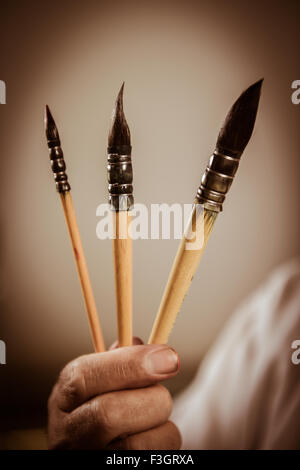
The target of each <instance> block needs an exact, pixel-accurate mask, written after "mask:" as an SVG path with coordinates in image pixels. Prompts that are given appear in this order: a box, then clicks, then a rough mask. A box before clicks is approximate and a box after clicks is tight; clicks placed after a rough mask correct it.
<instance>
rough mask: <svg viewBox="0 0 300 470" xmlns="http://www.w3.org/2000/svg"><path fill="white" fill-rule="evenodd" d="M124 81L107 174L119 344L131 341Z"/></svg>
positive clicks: (128, 162) (128, 144)
mask: <svg viewBox="0 0 300 470" xmlns="http://www.w3.org/2000/svg"><path fill="white" fill-rule="evenodd" d="M123 90H124V83H123V85H122V86H121V89H120V91H119V94H118V97H117V100H116V104H115V107H114V111H113V116H112V123H111V128H110V132H109V137H108V149H107V154H108V155H107V174H108V183H109V186H108V191H109V204H110V208H111V211H112V217H113V226H114V238H113V256H114V272H115V292H116V307H117V323H118V345H119V346H120V347H121V346H129V345H131V343H132V239H131V237H130V235H129V225H130V221H131V211H130V210H131V208H132V206H133V194H132V192H133V186H132V164H131V141H130V130H129V127H128V124H127V122H126V118H125V114H124V110H123Z"/></svg>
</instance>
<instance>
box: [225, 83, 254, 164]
mask: <svg viewBox="0 0 300 470" xmlns="http://www.w3.org/2000/svg"><path fill="white" fill-rule="evenodd" d="M262 82H263V79H262V80H259V81H258V82H256V83H254V84H253V85H251V86H250V87H249V88H247V90H245V91H244V92H243V93H242V94H241V96H240V97H239V98H238V99H237V101H236V102H235V103H234V105H233V106H232V108H231V109H230V111H229V113H228V114H227V116H226V119H225V122H224V124H223V126H222V129H221V130H220V133H219V136H218V141H217V147H216V148H217V150H218V151H219V152H222V153H225V154H229V155H232V156H237V157H239V156H241V154H242V153H243V151H244V149H245V147H246V145H247V144H248V142H249V139H250V137H251V135H252V132H253V128H254V124H255V119H256V114H257V109H258V103H259V98H260V91H261V86H262Z"/></svg>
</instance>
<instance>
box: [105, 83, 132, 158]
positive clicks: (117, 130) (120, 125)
mask: <svg viewBox="0 0 300 470" xmlns="http://www.w3.org/2000/svg"><path fill="white" fill-rule="evenodd" d="M123 90H124V82H123V84H122V86H121V89H120V91H119V94H118V97H117V100H116V104H115V107H114V110H113V115H112V124H111V128H110V132H109V136H108V153H119V154H125V155H126V154H129V153H130V150H131V144H130V130H129V127H128V124H127V122H126V118H125V114H124V110H123Z"/></svg>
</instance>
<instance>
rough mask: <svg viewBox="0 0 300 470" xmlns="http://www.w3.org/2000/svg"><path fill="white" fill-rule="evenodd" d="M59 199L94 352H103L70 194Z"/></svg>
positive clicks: (68, 192)
mask: <svg viewBox="0 0 300 470" xmlns="http://www.w3.org/2000/svg"><path fill="white" fill-rule="evenodd" d="M60 198H61V202H62V206H63V210H64V214H65V219H66V222H67V226H68V230H69V234H70V239H71V244H72V248H73V253H74V258H75V263H76V267H77V271H78V275H79V280H80V286H81V290H82V295H83V299H84V303H85V308H86V313H87V316H88V320H89V325H90V329H91V333H92V338H93V343H94V348H95V351H96V352H102V351H105V345H104V340H103V336H102V331H101V327H100V323H99V318H98V313H97V308H96V302H95V298H94V294H93V290H92V285H91V281H90V277H89V273H88V269H87V264H86V260H85V256H84V251H83V247H82V243H81V238H80V233H79V228H78V225H77V220H76V215H75V210H74V206H73V202H72V197H71V192H70V191H67V192H65V193H60Z"/></svg>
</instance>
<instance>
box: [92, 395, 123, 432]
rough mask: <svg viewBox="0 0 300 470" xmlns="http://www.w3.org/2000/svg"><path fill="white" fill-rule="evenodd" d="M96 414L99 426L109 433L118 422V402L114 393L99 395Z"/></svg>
mask: <svg viewBox="0 0 300 470" xmlns="http://www.w3.org/2000/svg"><path fill="white" fill-rule="evenodd" d="M97 405H98V406H97V408H98V409H97V414H98V419H99V424H100V427H101V429H102V430H103V431H105V432H106V433H109V434H110V433H111V432H112V431H113V429H114V428H115V427H116V424H117V422H118V410H119V407H120V403H118V401H117V399H116V398H115V394H114V393H106V394H104V395H102V396H101V397H99V399H98V404H97Z"/></svg>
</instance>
